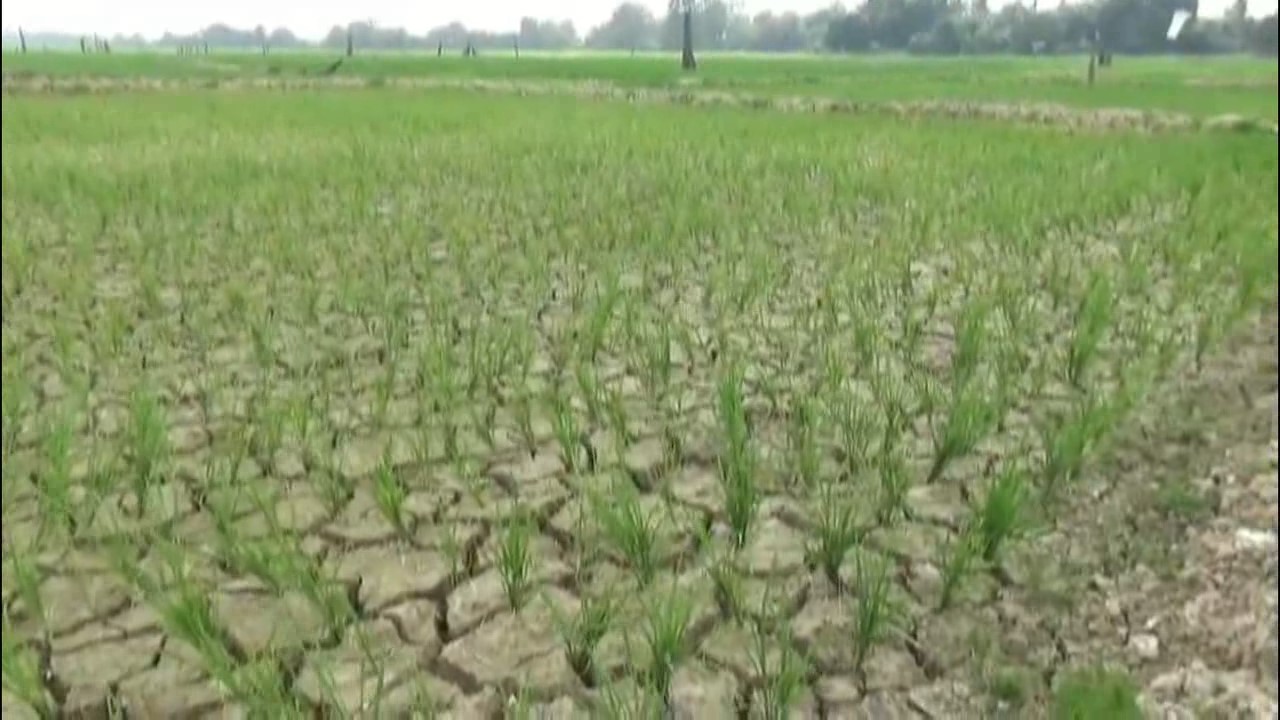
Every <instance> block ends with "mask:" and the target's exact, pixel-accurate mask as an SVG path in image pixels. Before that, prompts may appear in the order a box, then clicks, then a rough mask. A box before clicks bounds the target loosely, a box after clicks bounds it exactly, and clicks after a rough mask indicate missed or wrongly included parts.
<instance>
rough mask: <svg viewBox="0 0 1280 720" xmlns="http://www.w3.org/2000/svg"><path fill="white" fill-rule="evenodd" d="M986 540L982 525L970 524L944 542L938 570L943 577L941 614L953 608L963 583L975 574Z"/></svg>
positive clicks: (939, 602)
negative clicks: (957, 592)
mask: <svg viewBox="0 0 1280 720" xmlns="http://www.w3.org/2000/svg"><path fill="white" fill-rule="evenodd" d="M985 539H986V538H985V536H984V534H983V531H982V528H981V525H980V523H978V522H970V523H967V524H966V525H965V526H964V527H963V528H962V529H961V530H960V531H959V532H958V533H955V534H953V535H951V536H950V537H948V538H947V539H946V540H945V541H943V543H942V546H941V547H940V548H939V549H938V565H939V568H938V570H939V571H940V573H941V575H942V590H941V592H940V593H939V597H938V611H939V612H942V611H944V610H947V609H948V608H950V607H951V604H952V603H953V602H954V601H955V596H956V591H958V590H959V589H960V586H961V583H963V582H964V581H965V579H966V578H968V577H969V576H970V575H972V574H973V571H974V570H975V569H976V561H977V560H979V559H980V558H981V557H982V552H983V549H984V541H985Z"/></svg>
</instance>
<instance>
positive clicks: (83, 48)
mask: <svg viewBox="0 0 1280 720" xmlns="http://www.w3.org/2000/svg"><path fill="white" fill-rule="evenodd" d="M80 54H81V55H88V54H89V43H88V42H87V41H86V39H85V38H84V37H83V36H81V38H80Z"/></svg>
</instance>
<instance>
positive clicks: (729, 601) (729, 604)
mask: <svg viewBox="0 0 1280 720" xmlns="http://www.w3.org/2000/svg"><path fill="white" fill-rule="evenodd" d="M707 572H708V574H709V575H710V576H711V587H712V592H713V593H714V596H715V599H716V608H717V609H718V610H719V611H720V616H721V617H722V618H725V619H727V620H731V621H733V622H741V621H742V620H743V619H745V618H746V610H747V608H746V607H744V604H743V603H744V602H745V600H744V598H745V592H746V591H745V589H744V587H743V581H742V572H741V571H740V570H739V569H738V567H737V565H736V564H735V563H734V561H733V555H731V554H724V555H721V556H720V557H718V558H716V559H714V560H712V561H711V562H709V563H708V568H707Z"/></svg>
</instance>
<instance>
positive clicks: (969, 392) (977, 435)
mask: <svg viewBox="0 0 1280 720" xmlns="http://www.w3.org/2000/svg"><path fill="white" fill-rule="evenodd" d="M999 420H1000V409H999V407H998V405H997V402H996V400H995V399H994V398H993V397H992V396H991V395H990V394H988V393H985V392H983V391H981V390H978V389H976V388H974V387H972V386H966V387H964V388H962V389H960V390H959V391H958V392H957V393H955V394H954V395H953V396H952V398H951V405H950V407H949V408H948V409H947V415H946V418H945V419H944V420H943V422H942V425H941V427H937V426H934V428H933V464H932V465H930V467H929V474H928V476H927V477H926V478H925V482H926V483H934V482H937V481H938V479H939V478H941V477H942V474H943V473H944V472H946V469H947V466H948V465H949V464H950V463H951V462H953V461H955V460H957V459H959V458H961V457H964V456H965V455H967V454H969V453H970V452H972V451H973V449H974V448H976V447H977V446H978V443H979V442H981V441H982V440H983V439H985V438H986V437H987V436H988V435H989V434H990V433H991V432H992V431H993V430H994V429H995V427H996V424H997V423H998V422H999Z"/></svg>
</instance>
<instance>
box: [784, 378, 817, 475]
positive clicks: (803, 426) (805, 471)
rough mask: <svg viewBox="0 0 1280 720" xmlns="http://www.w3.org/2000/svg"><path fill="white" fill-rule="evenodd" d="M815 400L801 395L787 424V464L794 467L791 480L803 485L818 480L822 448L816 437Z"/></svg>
mask: <svg viewBox="0 0 1280 720" xmlns="http://www.w3.org/2000/svg"><path fill="white" fill-rule="evenodd" d="M817 426H818V409H817V402H816V401H814V400H813V399H811V398H805V397H802V398H800V399H798V400H797V401H796V403H795V407H794V409H793V410H792V412H791V416H790V419H789V424H788V433H787V445H788V453H789V460H790V462H789V464H790V465H791V467H793V468H794V470H793V471H792V473H793V478H792V479H793V480H794V481H796V482H798V483H800V484H801V485H802V486H804V487H813V486H814V484H815V483H817V482H818V474H819V472H820V469H821V463H822V449H821V447H820V445H819V443H818V437H817V433H818V430H817Z"/></svg>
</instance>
